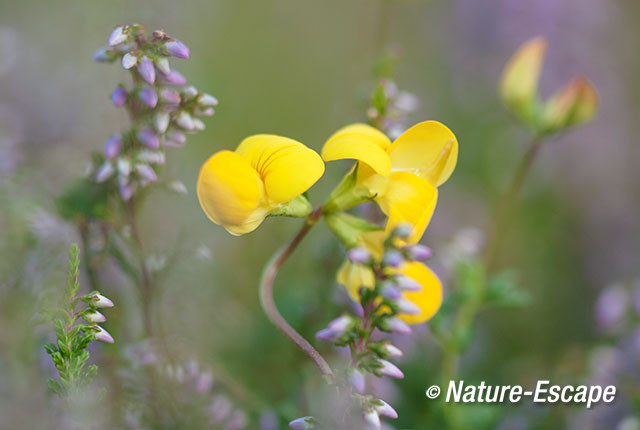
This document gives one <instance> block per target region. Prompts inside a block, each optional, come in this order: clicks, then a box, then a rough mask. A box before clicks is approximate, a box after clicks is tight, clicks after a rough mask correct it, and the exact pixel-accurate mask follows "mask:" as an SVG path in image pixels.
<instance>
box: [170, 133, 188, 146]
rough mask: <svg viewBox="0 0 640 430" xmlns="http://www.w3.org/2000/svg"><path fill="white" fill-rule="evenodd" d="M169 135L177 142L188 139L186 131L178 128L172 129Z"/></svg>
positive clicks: (183, 141)
mask: <svg viewBox="0 0 640 430" xmlns="http://www.w3.org/2000/svg"><path fill="white" fill-rule="evenodd" d="M167 136H168V137H169V139H171V140H173V141H174V142H177V143H181V144H183V143H185V142H186V141H187V136H185V135H184V133H182V132H179V131H178V130H171V131H170V132H169V133H168V134H167Z"/></svg>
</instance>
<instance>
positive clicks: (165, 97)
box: [160, 88, 181, 105]
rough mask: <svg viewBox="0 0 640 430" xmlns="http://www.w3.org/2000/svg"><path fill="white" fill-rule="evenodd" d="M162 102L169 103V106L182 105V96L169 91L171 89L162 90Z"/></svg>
mask: <svg viewBox="0 0 640 430" xmlns="http://www.w3.org/2000/svg"><path fill="white" fill-rule="evenodd" d="M160 100H162V102H163V103H169V104H176V105H177V104H179V103H180V100H181V99H180V96H179V95H178V94H176V93H175V92H173V91H171V90H169V89H166V88H164V89H162V90H160Z"/></svg>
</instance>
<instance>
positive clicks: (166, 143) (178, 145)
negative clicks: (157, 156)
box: [162, 139, 184, 148]
mask: <svg viewBox="0 0 640 430" xmlns="http://www.w3.org/2000/svg"><path fill="white" fill-rule="evenodd" d="M162 145H163V146H164V147H165V148H182V146H184V145H183V144H182V143H178V142H175V141H173V140H169V139H165V141H164V142H163V143H162Z"/></svg>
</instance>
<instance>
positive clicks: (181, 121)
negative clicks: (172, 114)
mask: <svg viewBox="0 0 640 430" xmlns="http://www.w3.org/2000/svg"><path fill="white" fill-rule="evenodd" d="M176 124H178V126H180V127H181V128H183V129H185V130H187V131H192V130H193V129H194V128H195V125H194V124H193V118H191V115H189V114H188V113H186V112H185V111H182V112H180V113H179V114H178V116H177V118H176Z"/></svg>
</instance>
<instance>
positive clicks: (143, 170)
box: [136, 163, 158, 182]
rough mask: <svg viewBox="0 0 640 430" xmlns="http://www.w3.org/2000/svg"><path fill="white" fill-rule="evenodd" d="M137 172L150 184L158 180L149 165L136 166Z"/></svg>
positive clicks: (140, 164) (139, 164)
mask: <svg viewBox="0 0 640 430" xmlns="http://www.w3.org/2000/svg"><path fill="white" fill-rule="evenodd" d="M136 172H138V175H140V177H141V178H142V179H144V180H146V181H148V182H155V181H157V180H158V176H157V175H156V172H155V171H154V170H153V169H152V168H151V166H149V165H148V164H142V163H138V164H136Z"/></svg>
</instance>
